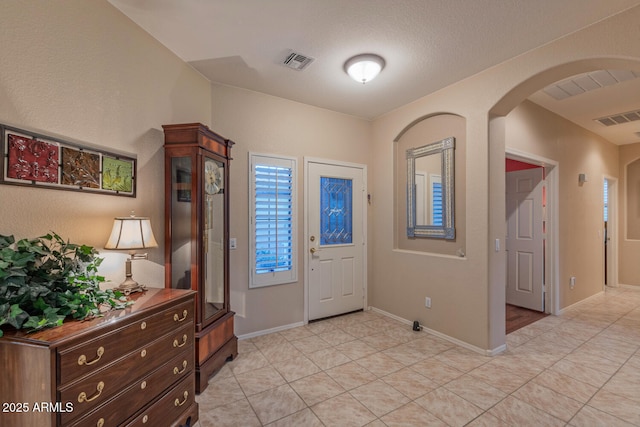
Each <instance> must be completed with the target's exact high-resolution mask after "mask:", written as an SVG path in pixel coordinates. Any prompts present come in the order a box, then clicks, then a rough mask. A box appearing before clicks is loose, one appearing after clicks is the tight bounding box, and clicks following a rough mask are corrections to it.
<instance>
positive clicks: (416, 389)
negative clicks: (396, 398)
mask: <svg viewBox="0 0 640 427" xmlns="http://www.w3.org/2000/svg"><path fill="white" fill-rule="evenodd" d="M381 380H382V381H384V382H385V383H387V384H389V385H390V386H391V387H393V388H395V389H396V390H398V391H399V392H400V393H402V394H404V395H405V396H407V397H408V398H409V399H417V398H418V397H420V396H423V395H425V394H427V393H428V392H430V391H431V390H434V389H436V388H438V387H439V385H438V383H436V382H434V381H431V380H430V379H428V378H426V377H424V376H422V375H420V374H419V373H417V372H416V371H414V370H413V369H410V368H404V369H401V370H399V371H396V372H394V373H393V374H389V375H387V376H386V377H382V378H381Z"/></svg>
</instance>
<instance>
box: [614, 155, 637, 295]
mask: <svg viewBox="0 0 640 427" xmlns="http://www.w3.org/2000/svg"><path fill="white" fill-rule="evenodd" d="M638 159H640V144H629V145H623V146H621V147H620V150H619V164H620V179H619V181H618V197H619V200H621V203H619V216H618V218H619V230H620V232H619V235H618V282H619V283H620V284H624V285H640V262H638V258H639V257H640V240H638V238H634V235H633V233H632V232H629V227H630V226H632V225H631V224H632V223H633V222H635V221H637V218H636V219H635V220H634V219H633V218H629V215H630V212H631V214H632V215H633V214H634V213H635V212H638V205H640V186H639V185H638V182H635V183H634V182H633V181H634V178H633V177H632V176H629V171H628V170H627V166H628V165H630V164H632V163H633V164H636V165H637V161H638ZM632 169H633V167H632ZM636 178H638V176H637V175H636ZM632 189H634V190H635V191H631V190H632Z"/></svg>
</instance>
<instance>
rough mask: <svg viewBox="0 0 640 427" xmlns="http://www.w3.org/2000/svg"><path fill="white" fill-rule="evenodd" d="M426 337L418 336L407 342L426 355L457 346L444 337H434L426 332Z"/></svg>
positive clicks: (433, 354) (432, 354)
mask: <svg viewBox="0 0 640 427" xmlns="http://www.w3.org/2000/svg"><path fill="white" fill-rule="evenodd" d="M424 335H425V337H424V338H418V339H415V340H413V341H410V342H409V343H407V345H408V346H410V347H412V348H415V349H416V350H419V351H420V352H422V353H423V354H424V355H425V356H435V355H436V354H439V353H442V352H443V351H447V350H449V349H450V348H453V347H455V345H454V344H451V343H450V342H447V341H445V340H443V339H440V338H436V337H432V336H430V335H428V334H424Z"/></svg>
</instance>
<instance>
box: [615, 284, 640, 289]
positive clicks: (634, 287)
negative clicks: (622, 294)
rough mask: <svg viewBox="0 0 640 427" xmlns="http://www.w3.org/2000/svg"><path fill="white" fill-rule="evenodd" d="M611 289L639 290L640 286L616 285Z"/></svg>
mask: <svg viewBox="0 0 640 427" xmlns="http://www.w3.org/2000/svg"><path fill="white" fill-rule="evenodd" d="M612 288H624V289H636V290H637V289H640V285H626V284H624V283H618V284H617V285H616V286H612Z"/></svg>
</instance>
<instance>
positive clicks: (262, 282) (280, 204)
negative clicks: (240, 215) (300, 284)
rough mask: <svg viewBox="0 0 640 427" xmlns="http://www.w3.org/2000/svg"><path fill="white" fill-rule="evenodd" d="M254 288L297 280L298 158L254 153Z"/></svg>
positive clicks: (251, 285)
mask: <svg viewBox="0 0 640 427" xmlns="http://www.w3.org/2000/svg"><path fill="white" fill-rule="evenodd" d="M249 156H250V166H251V179H250V187H251V189H250V193H249V194H250V200H249V205H250V206H249V212H250V216H251V230H250V236H251V248H250V253H251V256H250V263H251V265H250V268H251V278H250V284H249V285H250V287H260V286H269V285H277V284H281V283H290V282H295V281H297V268H296V264H297V245H296V224H297V218H296V160H295V159H293V158H286V157H275V156H268V155H259V154H250V155H249Z"/></svg>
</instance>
